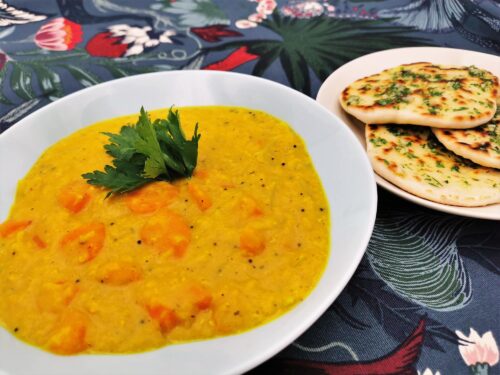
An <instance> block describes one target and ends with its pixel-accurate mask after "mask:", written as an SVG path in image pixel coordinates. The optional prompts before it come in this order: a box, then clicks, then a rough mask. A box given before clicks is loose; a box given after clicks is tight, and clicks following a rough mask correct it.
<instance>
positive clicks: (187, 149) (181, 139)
mask: <svg viewBox="0 0 500 375" xmlns="http://www.w3.org/2000/svg"><path fill="white" fill-rule="evenodd" d="M104 134H105V135H107V136H108V137H109V140H110V143H109V144H107V145H105V146H104V149H105V150H106V153H107V154H108V155H110V156H111V157H113V161H112V164H113V166H111V165H106V166H105V167H104V171H94V172H92V173H85V174H83V175H82V177H83V178H84V179H86V180H87V182H88V183H89V184H91V185H96V186H102V187H105V188H108V189H110V192H109V193H108V195H111V194H120V193H125V192H128V191H131V190H134V189H137V188H138V187H141V186H142V185H145V184H147V183H149V182H152V181H157V180H164V181H173V180H175V179H178V178H182V177H190V176H191V175H192V174H193V171H194V169H195V167H196V162H197V160H198V141H199V139H200V134H198V124H196V126H195V129H194V134H193V136H192V138H191V140H187V139H186V138H185V136H184V133H183V131H182V129H181V127H180V118H179V111H174V110H172V109H170V110H169V112H168V116H167V118H166V119H158V120H155V121H154V122H151V120H150V118H149V116H148V114H147V113H146V111H145V110H144V108H141V113H140V115H139V119H138V121H137V124H136V125H135V126H123V127H122V128H121V129H120V133H118V134H112V133H104Z"/></svg>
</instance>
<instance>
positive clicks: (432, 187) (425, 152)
mask: <svg viewBox="0 0 500 375" xmlns="http://www.w3.org/2000/svg"><path fill="white" fill-rule="evenodd" d="M365 136H366V143H367V151H368V156H369V158H370V160H371V163H372V165H373V169H374V170H375V172H376V173H377V174H379V175H380V176H382V177H383V178H385V179H386V180H388V181H390V182H392V183H393V184H395V185H396V186H398V187H400V188H401V189H403V190H406V191H408V192H410V193H412V194H414V195H417V196H419V197H422V198H425V199H428V200H431V201H434V202H439V203H443V204H449V205H455V206H468V207H474V206H484V205H488V204H494V203H500V171H499V170H496V169H493V168H487V167H482V166H480V165H477V164H475V163H473V162H471V161H469V160H467V159H463V158H461V157H460V156H457V155H455V154H454V153H453V152H451V151H448V150H447V149H445V148H444V147H443V146H442V145H441V144H440V143H439V142H438V141H437V140H436V138H435V137H434V135H433V133H432V131H431V130H430V129H429V128H427V127H422V126H408V125H407V126H398V125H366V128H365Z"/></svg>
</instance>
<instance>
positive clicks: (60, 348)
mask: <svg viewBox="0 0 500 375" xmlns="http://www.w3.org/2000/svg"><path fill="white" fill-rule="evenodd" d="M87 325H88V323H87V318H86V316H85V315H83V313H80V312H77V311H72V312H69V313H67V314H66V316H65V317H64V318H63V320H62V322H61V324H60V326H59V327H58V328H57V329H56V331H55V332H54V334H53V335H52V336H51V337H50V339H49V340H48V343H47V346H48V348H49V349H50V350H51V351H53V352H54V353H57V354H63V355H70V354H76V353H80V352H82V351H84V350H85V349H86V348H87V347H88V344H87V342H86V340H85V338H86V334H87Z"/></svg>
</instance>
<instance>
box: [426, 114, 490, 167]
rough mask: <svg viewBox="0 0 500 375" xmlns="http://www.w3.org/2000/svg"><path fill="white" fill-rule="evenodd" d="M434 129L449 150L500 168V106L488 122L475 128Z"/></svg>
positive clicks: (479, 162) (481, 163)
mask: <svg viewBox="0 0 500 375" xmlns="http://www.w3.org/2000/svg"><path fill="white" fill-rule="evenodd" d="M432 131H433V132H434V134H435V135H436V137H437V139H439V141H440V142H441V143H442V144H443V145H444V147H446V148H447V149H448V150H450V151H453V152H454V153H455V154H457V155H460V156H463V157H464V158H467V159H470V160H472V161H473V162H474V163H477V164H479V165H482V166H485V167H491V168H498V169H500V108H498V109H497V113H496V114H495V116H494V117H493V118H492V119H491V120H490V121H489V122H488V123H486V124H484V125H481V126H478V127H477V128H473V129H463V130H461V129H456V130H451V129H450V130H447V129H436V128H433V129H432Z"/></svg>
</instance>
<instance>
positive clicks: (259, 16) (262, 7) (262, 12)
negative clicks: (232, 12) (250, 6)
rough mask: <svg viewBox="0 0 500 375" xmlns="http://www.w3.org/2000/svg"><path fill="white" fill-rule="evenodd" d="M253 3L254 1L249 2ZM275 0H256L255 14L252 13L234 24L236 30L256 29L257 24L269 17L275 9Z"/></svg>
mask: <svg viewBox="0 0 500 375" xmlns="http://www.w3.org/2000/svg"><path fill="white" fill-rule="evenodd" d="M250 1H255V0H250ZM277 5H278V4H277V3H276V1H275V0H257V7H256V8H255V11H256V13H252V14H251V15H249V16H248V18H247V19H241V20H238V21H236V22H235V25H236V27H237V28H238V29H250V28H253V27H257V25H258V24H259V23H261V22H262V21H263V20H265V19H266V18H267V17H268V16H269V15H271V14H273V12H274V10H275V9H276V7H277Z"/></svg>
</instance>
